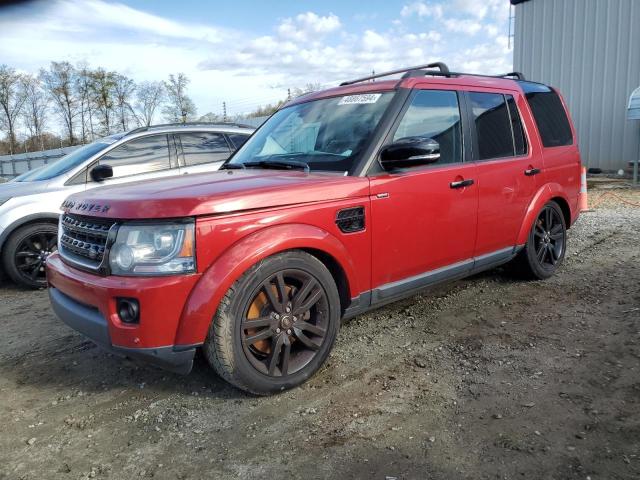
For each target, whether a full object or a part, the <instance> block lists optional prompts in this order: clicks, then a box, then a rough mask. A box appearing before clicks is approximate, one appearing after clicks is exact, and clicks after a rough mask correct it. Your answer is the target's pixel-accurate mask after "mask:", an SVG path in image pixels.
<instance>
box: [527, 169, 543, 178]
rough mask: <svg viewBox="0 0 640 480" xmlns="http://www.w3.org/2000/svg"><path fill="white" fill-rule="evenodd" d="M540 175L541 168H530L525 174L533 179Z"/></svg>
mask: <svg viewBox="0 0 640 480" xmlns="http://www.w3.org/2000/svg"><path fill="white" fill-rule="evenodd" d="M539 173H540V169H539V168H529V169H527V170H525V171H524V174H525V175H526V176H527V177H533V176H534V175H537V174H539Z"/></svg>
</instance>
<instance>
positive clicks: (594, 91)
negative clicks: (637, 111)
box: [511, 0, 640, 171]
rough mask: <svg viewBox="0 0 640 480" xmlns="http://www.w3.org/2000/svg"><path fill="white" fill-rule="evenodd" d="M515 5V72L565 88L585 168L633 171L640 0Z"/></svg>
mask: <svg viewBox="0 0 640 480" xmlns="http://www.w3.org/2000/svg"><path fill="white" fill-rule="evenodd" d="M511 3H512V4H514V5H515V7H514V8H515V27H514V28H515V32H514V34H515V35H514V59H513V61H514V70H516V71H520V72H522V73H524V75H525V76H526V78H527V79H530V80H536V81H540V82H543V83H547V84H549V85H552V86H554V87H557V88H558V89H559V90H560V92H561V93H562V95H563V96H564V98H565V100H566V102H567V104H568V106H569V111H570V112H571V116H572V118H573V121H574V123H575V125H576V129H577V131H578V141H579V146H580V151H581V153H582V160H583V163H584V164H585V165H586V166H588V167H597V168H601V169H603V170H605V171H610V170H618V169H621V168H625V169H626V168H628V164H629V162H634V161H636V159H638V158H640V121H630V120H627V106H628V104H629V97H630V96H631V93H632V92H633V91H634V90H635V89H636V88H638V86H640V0H512V1H511Z"/></svg>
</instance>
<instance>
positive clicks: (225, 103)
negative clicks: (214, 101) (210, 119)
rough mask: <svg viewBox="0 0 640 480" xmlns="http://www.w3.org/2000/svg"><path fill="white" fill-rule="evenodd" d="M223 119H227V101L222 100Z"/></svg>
mask: <svg viewBox="0 0 640 480" xmlns="http://www.w3.org/2000/svg"><path fill="white" fill-rule="evenodd" d="M222 121H223V122H226V121H227V102H222Z"/></svg>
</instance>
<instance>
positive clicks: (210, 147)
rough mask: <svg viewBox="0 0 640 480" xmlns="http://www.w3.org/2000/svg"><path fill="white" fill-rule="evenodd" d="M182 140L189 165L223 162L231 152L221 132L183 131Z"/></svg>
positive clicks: (185, 159) (186, 161) (185, 158)
mask: <svg viewBox="0 0 640 480" xmlns="http://www.w3.org/2000/svg"><path fill="white" fill-rule="evenodd" d="M180 142H181V143H182V151H183V153H184V162H185V164H187V165H199V164H201V163H211V162H221V161H223V160H226V159H227V158H229V155H230V154H231V151H230V150H229V145H228V144H227V141H226V140H225V139H224V136H223V135H221V134H219V133H208V132H197V133H181V134H180Z"/></svg>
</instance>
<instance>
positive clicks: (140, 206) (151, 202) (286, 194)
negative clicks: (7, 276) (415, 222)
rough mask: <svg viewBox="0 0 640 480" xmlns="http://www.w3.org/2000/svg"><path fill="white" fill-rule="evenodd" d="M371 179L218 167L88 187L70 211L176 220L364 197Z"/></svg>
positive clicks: (68, 203)
mask: <svg viewBox="0 0 640 480" xmlns="http://www.w3.org/2000/svg"><path fill="white" fill-rule="evenodd" d="M368 195H369V180H368V179H366V178H361V177H345V176H342V175H339V174H329V173H304V172H298V171H282V170H260V169H255V170H253V169H251V170H221V171H217V172H211V173H203V174H195V175H191V174H190V175H181V176H176V177H167V178H161V179H155V180H147V181H144V182H136V183H127V184H125V185H118V186H109V187H101V188H96V189H92V190H90V191H88V192H82V193H77V194H74V195H72V196H70V197H69V198H68V199H67V200H66V201H65V202H64V204H63V209H64V210H65V211H66V212H69V213H77V214H80V215H83V214H84V215H90V216H97V217H109V218H120V219H143V218H145V219H146V218H178V217H190V216H199V215H216V214H221V213H230V212H239V211H246V210H254V209H258V208H269V207H282V206H286V205H299V204H307V203H314V202H323V201H327V200H334V199H335V200H338V199H342V198H350V197H358V196H368Z"/></svg>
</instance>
